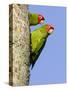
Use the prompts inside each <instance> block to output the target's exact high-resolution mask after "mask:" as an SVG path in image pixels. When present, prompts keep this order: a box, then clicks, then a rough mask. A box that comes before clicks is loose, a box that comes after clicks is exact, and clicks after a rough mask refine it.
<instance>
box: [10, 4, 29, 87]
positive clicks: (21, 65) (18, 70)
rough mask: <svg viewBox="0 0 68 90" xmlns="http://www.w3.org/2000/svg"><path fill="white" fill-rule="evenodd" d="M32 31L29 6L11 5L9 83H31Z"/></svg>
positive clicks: (14, 84) (15, 84)
mask: <svg viewBox="0 0 68 90" xmlns="http://www.w3.org/2000/svg"><path fill="white" fill-rule="evenodd" d="M29 59H30V33H29V21H28V6H27V5H22V4H20V5H19V4H12V5H9V84H10V85H12V86H22V85H28V84H29Z"/></svg>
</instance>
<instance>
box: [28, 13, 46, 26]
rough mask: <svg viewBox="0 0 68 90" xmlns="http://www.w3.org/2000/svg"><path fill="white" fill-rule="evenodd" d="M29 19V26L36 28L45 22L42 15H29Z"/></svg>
mask: <svg viewBox="0 0 68 90" xmlns="http://www.w3.org/2000/svg"><path fill="white" fill-rule="evenodd" d="M28 18H29V25H30V26H34V25H37V24H42V23H43V22H44V20H45V18H44V16H43V15H41V14H37V13H30V12H29V13H28Z"/></svg>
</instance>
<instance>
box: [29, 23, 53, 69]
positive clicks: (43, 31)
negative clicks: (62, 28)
mask: <svg viewBox="0 0 68 90" xmlns="http://www.w3.org/2000/svg"><path fill="white" fill-rule="evenodd" d="M53 31H54V27H53V26H52V25H49V24H45V25H43V26H41V27H40V28H38V29H35V30H34V31H32V32H31V55H30V57H31V59H30V65H32V68H33V67H34V64H35V63H36V61H37V59H38V57H39V55H40V53H41V51H42V50H43V48H44V46H45V44H46V41H47V38H48V36H49V35H50V34H51V33H52V32H53ZM32 68H31V69H32Z"/></svg>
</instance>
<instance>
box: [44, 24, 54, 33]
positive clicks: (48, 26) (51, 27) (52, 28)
mask: <svg viewBox="0 0 68 90" xmlns="http://www.w3.org/2000/svg"><path fill="white" fill-rule="evenodd" d="M45 30H46V31H47V33H48V34H51V33H52V32H53V31H54V27H53V25H50V24H46V25H45Z"/></svg>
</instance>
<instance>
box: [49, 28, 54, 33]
mask: <svg viewBox="0 0 68 90" xmlns="http://www.w3.org/2000/svg"><path fill="white" fill-rule="evenodd" d="M53 31H54V27H52V26H51V27H50V28H49V30H48V33H49V34H51V33H53Z"/></svg>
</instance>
